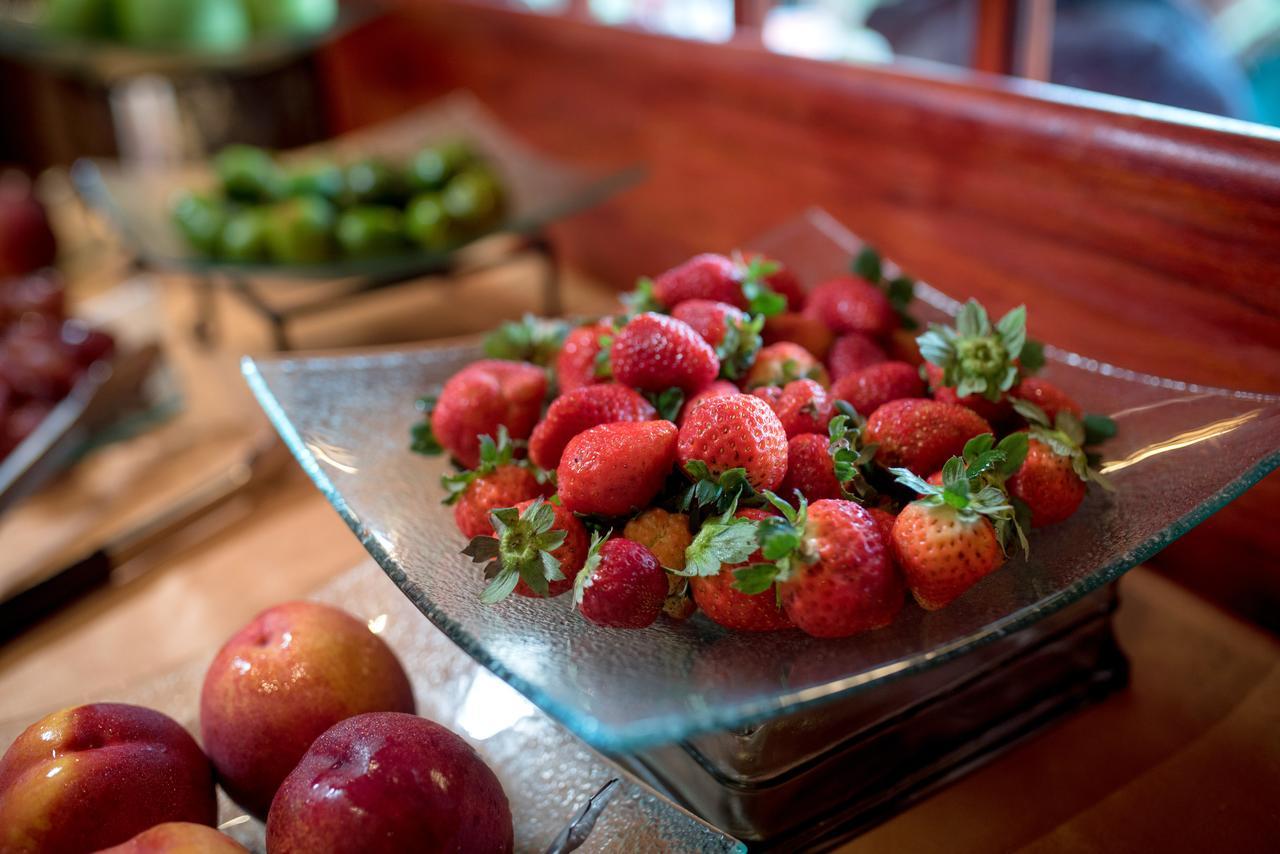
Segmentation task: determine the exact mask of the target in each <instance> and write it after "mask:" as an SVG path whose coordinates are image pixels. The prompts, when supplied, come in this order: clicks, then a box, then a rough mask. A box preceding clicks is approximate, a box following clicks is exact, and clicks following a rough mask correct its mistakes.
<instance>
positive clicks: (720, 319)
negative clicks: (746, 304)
mask: <svg viewBox="0 0 1280 854" xmlns="http://www.w3.org/2000/svg"><path fill="white" fill-rule="evenodd" d="M671 316H672V317H674V318H675V319H676V320H681V321H684V322H685V323H687V324H689V326H690V328H692V329H693V331H694V332H697V333H698V334H699V335H700V336H702V339H703V340H704V341H706V342H707V343H708V344H710V345H711V346H712V347H713V348H714V349H715V351H716V358H718V359H719V360H720V373H721V375H722V376H725V377H728V378H729V379H737V378H738V377H740V376H742V375H743V374H745V373H746V372H747V369H748V368H750V367H751V364H752V363H753V362H754V361H755V358H756V352H757V351H758V350H759V349H760V329H761V325H762V324H763V322H764V321H763V319H762V318H759V317H757V318H754V319H753V318H752V317H751V316H750V315H748V314H747V313H746V312H743V311H739V310H738V309H736V308H734V307H733V306H731V305H729V304H728V303H725V302H712V301H711V300H705V299H691V300H685V301H684V302H682V303H680V304H679V305H678V306H676V307H675V310H674V311H672V312H671Z"/></svg>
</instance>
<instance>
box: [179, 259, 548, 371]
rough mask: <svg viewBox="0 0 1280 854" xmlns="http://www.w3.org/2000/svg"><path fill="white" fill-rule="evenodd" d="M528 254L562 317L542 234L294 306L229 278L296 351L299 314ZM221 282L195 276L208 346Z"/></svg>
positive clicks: (283, 344) (200, 329) (280, 343)
mask: <svg viewBox="0 0 1280 854" xmlns="http://www.w3.org/2000/svg"><path fill="white" fill-rule="evenodd" d="M525 255H535V256H537V257H539V258H541V259H542V261H543V276H542V282H541V291H542V311H543V312H544V313H545V314H546V315H547V316H548V317H553V316H556V315H559V314H560V313H561V312H562V311H563V303H562V301H561V295H560V268H559V264H558V261H557V258H556V253H555V247H554V246H553V245H552V243H551V241H550V240H549V239H548V238H547V236H546V235H545V234H542V233H537V234H530V235H522V236H521V237H520V239H519V242H518V243H517V244H516V245H514V246H513V247H511V249H510V250H508V251H505V252H503V253H502V254H500V255H497V256H496V257H494V258H493V259H492V260H486V261H485V262H483V263H477V264H472V265H464V264H461V263H459V262H458V261H457V260H456V258H457V256H456V255H451V256H449V258H448V259H447V260H446V261H445V262H443V263H441V264H439V265H435V266H429V267H421V268H415V269H413V270H411V271H397V272H396V273H395V274H393V275H386V276H367V277H363V278H360V279H354V280H351V281H350V283H349V284H348V286H347V287H345V288H344V289H343V290H342V291H341V292H338V293H333V292H329V293H326V294H325V295H323V296H321V297H319V298H317V299H314V300H311V301H309V302H301V303H294V304H292V305H289V306H281V305H276V304H274V303H273V302H272V298H271V287H270V285H261V284H257V283H255V282H254V281H253V280H252V279H249V278H247V277H244V276H238V275H227V276H225V277H224V279H223V282H224V283H225V286H226V287H227V288H228V290H229V291H230V292H231V293H232V294H234V295H235V296H236V297H238V298H239V299H240V300H241V302H243V303H244V304H245V305H247V306H248V307H249V308H251V309H252V310H253V311H254V312H255V313H256V314H257V315H258V316H259V317H261V318H263V320H265V321H266V322H267V324H268V325H269V326H270V329H271V338H272V343H273V346H274V347H275V349H277V350H290V349H292V346H293V345H292V342H291V340H290V337H289V328H288V326H289V322H290V321H291V320H294V319H295V318H299V317H303V316H306V315H310V314H316V313H318V312H322V311H325V310H328V309H332V308H336V307H338V306H340V305H344V304H346V303H348V302H350V301H352V300H355V299H358V298H359V297H362V296H364V295H366V294H371V293H375V292H377V291H381V290H385V289H387V288H391V287H398V286H403V285H407V284H411V283H413V282H416V281H420V280H422V279H425V278H452V279H461V278H465V277H466V276H469V275H472V274H475V273H478V272H481V271H483V270H489V269H493V268H494V267H498V266H501V265H504V264H510V263H512V262H513V261H515V260H517V259H518V258H520V257H522V256H525ZM218 284H219V281H218V280H217V279H215V278H214V277H213V276H211V275H206V276H197V277H196V279H195V290H196V320H195V322H194V324H193V325H192V335H193V336H194V338H195V339H196V341H198V342H199V343H201V344H202V345H205V346H212V344H213V342H214V339H215V335H216V332H215V330H216V323H217V301H216V299H215V291H216V288H217V287H218Z"/></svg>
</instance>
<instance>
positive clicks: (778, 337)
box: [761, 311, 835, 359]
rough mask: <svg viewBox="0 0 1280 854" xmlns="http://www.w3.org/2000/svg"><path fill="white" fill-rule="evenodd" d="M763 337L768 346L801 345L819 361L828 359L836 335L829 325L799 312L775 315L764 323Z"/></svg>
mask: <svg viewBox="0 0 1280 854" xmlns="http://www.w3.org/2000/svg"><path fill="white" fill-rule="evenodd" d="M761 337H762V338H763V339H764V343H766V344H777V343H778V342H779V341H791V342H793V343H795V344H799V345H800V346H801V347H803V348H805V349H806V350H808V351H809V352H810V353H812V354H813V355H814V356H816V357H817V358H819V359H825V358H827V354H828V353H829V352H831V344H832V342H833V341H835V335H833V334H832V332H831V330H830V329H828V328H827V325H826V324H825V323H823V322H822V321H819V320H814V319H813V318H812V317H808V316H806V315H804V314H801V313H800V312H797V311H788V312H784V313H782V314H775V315H774V316H773V317H770V318H767V319H766V320H765V322H764V330H763V331H762V332H761Z"/></svg>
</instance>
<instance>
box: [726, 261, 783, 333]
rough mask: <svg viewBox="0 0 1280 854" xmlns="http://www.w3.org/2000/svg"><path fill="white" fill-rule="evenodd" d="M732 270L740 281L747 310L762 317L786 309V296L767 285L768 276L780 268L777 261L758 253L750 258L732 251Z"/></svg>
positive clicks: (771, 315)
mask: <svg viewBox="0 0 1280 854" xmlns="http://www.w3.org/2000/svg"><path fill="white" fill-rule="evenodd" d="M733 262H734V272H735V275H736V277H737V279H738V281H739V282H741V283H742V295H743V296H744V297H746V299H747V311H748V312H750V313H751V314H758V315H761V316H763V317H773V316H774V315H775V314H781V313H782V312H784V311H786V310H787V298H786V297H784V296H783V295H782V294H779V293H777V292H776V291H774V290H773V289H772V288H770V287H769V283H768V278H769V277H770V276H772V275H773V274H774V273H776V272H778V271H779V270H781V269H782V265H781V264H779V263H778V262H777V261H769V260H767V259H765V258H762V257H760V256H759V255H757V256H754V257H753V258H751V260H749V261H748V260H746V259H745V258H743V256H742V255H741V253H737V252H735V253H734V256H733Z"/></svg>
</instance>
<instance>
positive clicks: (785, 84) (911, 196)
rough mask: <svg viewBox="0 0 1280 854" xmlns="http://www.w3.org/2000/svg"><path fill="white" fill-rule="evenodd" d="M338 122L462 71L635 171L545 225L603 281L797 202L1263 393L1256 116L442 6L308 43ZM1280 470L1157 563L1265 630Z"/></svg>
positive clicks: (1279, 244) (1118, 359)
mask: <svg viewBox="0 0 1280 854" xmlns="http://www.w3.org/2000/svg"><path fill="white" fill-rule="evenodd" d="M325 67H326V71H327V73H328V77H329V80H330V83H331V88H332V90H333V91H334V111H335V114H336V115H337V116H338V117H339V119H340V121H341V122H342V124H343V125H344V126H353V125H362V124H366V123H369V122H372V121H375V120H377V119H381V118H385V117H387V116H390V115H394V114H396V113H398V112H400V111H402V110H404V109H405V108H407V107H408V106H410V105H413V104H417V103H419V102H422V101H424V100H428V99H430V98H431V97H433V96H436V95H439V94H441V93H444V92H447V91H450V90H452V89H455V88H459V87H465V88H469V89H471V90H473V91H474V92H476V93H477V94H478V95H479V96H480V97H481V98H482V99H483V100H484V101H485V102H486V103H488V104H489V105H490V106H491V107H493V108H494V109H495V110H496V111H497V112H498V114H499V115H501V116H502V118H503V120H504V121H506V122H508V123H509V124H510V125H511V126H512V127H513V128H514V129H515V130H516V131H517V132H519V133H520V134H521V135H523V136H524V137H525V138H527V139H528V140H529V141H530V142H531V143H533V144H535V145H538V146H540V147H542V148H544V149H546V150H547V151H549V152H552V153H555V154H557V155H560V156H562V157H566V158H571V159H573V160H575V161H578V162H580V163H583V164H586V165H600V166H604V165H617V164H625V163H633V162H641V163H644V164H646V165H647V166H648V170H649V175H648V180H647V181H646V182H645V183H644V184H643V185H641V186H638V187H636V188H635V189H634V190H631V191H629V192H628V193H626V194H624V195H623V196H621V197H619V198H618V199H616V200H614V201H612V202H610V203H608V204H607V205H605V206H604V207H603V208H601V209H598V210H596V211H593V212H591V213H590V214H587V215H583V216H579V217H575V218H574V219H573V220H571V221H570V222H568V223H566V224H564V225H563V226H561V227H559V228H558V229H557V230H556V236H557V238H558V241H559V245H560V247H561V249H562V250H563V251H564V253H565V254H566V256H567V257H568V258H569V259H570V260H571V261H572V262H573V263H574V264H576V265H578V266H579V267H581V268H582V269H584V270H586V271H588V272H590V273H591V274H593V275H595V276H597V277H599V278H601V279H602V280H604V281H606V282H609V283H611V284H613V285H614V286H616V287H619V288H622V287H627V286H629V285H630V283H631V282H632V281H633V280H634V278H635V277H636V276H637V275H640V274H647V273H653V272H656V271H659V270H662V269H664V268H665V267H667V266H669V265H671V264H673V263H676V262H678V261H680V260H682V259H683V258H684V257H687V256H688V255H690V254H692V253H694V252H697V251H702V250H707V249H722V250H723V249H729V248H732V247H734V246H735V245H737V244H739V243H740V242H742V241H744V240H747V239H749V238H750V237H751V236H753V235H756V234H759V233H761V232H763V231H765V230H767V229H768V228H769V227H770V226H772V225H774V224H776V223H778V222H780V221H782V220H784V219H786V218H788V217H790V216H792V215H794V214H795V213H797V212H798V211H800V210H802V209H804V208H805V207H807V206H809V205H821V206H823V207H825V208H827V209H828V210H830V211H831V212H832V213H833V214H834V215H835V216H836V217H837V218H838V219H840V220H841V221H842V222H844V223H846V224H847V225H849V226H850V227H851V228H853V229H854V230H855V231H857V232H858V233H860V234H862V235H863V236H865V237H866V238H868V239H869V240H871V241H872V242H873V243H875V244H877V245H879V246H880V247H882V248H883V249H884V250H885V251H886V253H887V254H889V255H890V256H892V257H894V258H895V259H897V260H899V261H900V262H901V264H902V265H903V266H904V267H905V269H906V270H907V271H908V272H910V273H912V274H914V275H916V276H918V277H921V278H924V279H927V280H928V281H930V282H932V283H933V284H935V285H937V286H938V287H940V288H942V289H943V290H945V291H947V292H948V293H950V294H952V295H954V296H959V297H965V296H975V297H977V298H978V299H980V300H982V301H984V302H985V303H987V304H988V305H989V306H991V308H992V309H993V310H995V311H1003V310H1005V309H1007V308H1009V307H1011V306H1013V305H1016V304H1018V303H1026V304H1027V305H1028V306H1029V308H1030V314H1031V318H1032V332H1033V334H1035V335H1037V336H1039V337H1041V338H1043V339H1045V340H1048V341H1050V342H1052V343H1054V344H1057V345H1059V346H1062V347H1065V348H1067V349H1070V350H1074V351H1076V352H1082V353H1087V354H1089V355H1091V356H1093V357H1096V358H1099V359H1102V360H1105V361H1109V362H1112V363H1114V364H1120V365H1123V366H1125V367H1130V368H1135V369H1139V370H1145V371H1148V372H1151V373H1155V374H1159V375H1163V376H1172V377H1176V378H1179V379H1186V380H1191V381H1195V382H1200V383H1206V384H1210V385H1217V386H1226V387H1233V388H1244V389H1250V390H1257V391H1270V392H1280V284H1278V283H1280V131H1277V130H1274V129H1268V128H1263V127H1260V126H1255V125H1248V124H1244V123H1239V122H1231V121H1228V120H1218V119H1213V118H1211V117H1208V116H1201V115H1199V114H1192V113H1186V112H1183V111H1178V110H1172V109H1166V108H1159V107H1155V106H1153V105H1145V104H1139V103H1137V102H1130V101H1124V100H1121V99H1115V98H1109V97H1105V96H1096V95H1089V94H1087V93H1079V92H1076V91H1075V90H1067V89H1063V88H1060V87H1053V86H1047V85H1043V84H1036V83H1030V82H1008V81H1001V80H999V79H996V78H990V77H984V76H982V75H977V74H971V73H964V72H960V71H942V70H937V69H933V70H927V71H926V70H912V69H910V68H908V67H907V66H905V65H903V66H887V67H873V66H855V65H834V64H830V63H819V62H813V61H809V60H804V59H798V58H795V57H784V56H777V55H772V54H769V53H766V52H764V51H763V50H761V49H759V48H758V47H753V46H751V45H746V44H742V43H732V44H727V45H705V44H692V43H688V42H681V41H677V40H674V39H668V38H663V37H658V36H653V35H647V34H643V33H637V32H631V31H626V30H619V29H609V28H603V27H599V26H595V25H592V24H589V23H586V22H583V21H574V20H566V19H564V18H561V17H556V16H541V15H528V14H521V13H515V12H508V11H503V10H500V9H495V8H486V7H481V6H474V5H469V4H461V3H446V2H433V3H410V2H404V3H401V4H400V8H399V10H398V11H397V12H396V13H395V14H393V15H391V16H389V17H388V18H386V19H385V20H383V21H381V22H379V23H377V24H375V25H372V26H370V27H368V28H366V29H365V30H364V31H362V32H361V33H359V34H358V35H356V36H355V37H353V38H350V39H347V40H344V41H343V42H342V43H341V44H340V45H338V46H336V48H335V49H334V50H332V51H330V52H329V53H328V55H327V56H326V63H325ZM1277 506H1280V478H1278V477H1276V476H1274V475H1273V476H1272V477H1270V478H1268V479H1266V480H1265V481H1264V482H1263V483H1262V484H1260V485H1259V486H1258V487H1256V488H1255V489H1253V490H1252V491H1250V492H1249V493H1248V494H1246V495H1245V496H1244V497H1243V498H1242V499H1240V500H1239V501H1238V502H1236V503H1235V504H1234V505H1232V507H1230V508H1229V509H1228V510H1226V511H1224V512H1222V513H1220V514H1218V515H1217V516H1216V517H1214V518H1213V519H1211V520H1210V521H1209V522H1207V523H1205V524H1204V525H1202V526H1201V527H1200V528H1198V529H1197V530H1196V531H1194V532H1193V533H1191V534H1190V535H1188V536H1186V537H1184V538H1183V539H1182V540H1181V541H1179V542H1178V543H1177V544H1175V545H1174V546H1172V547H1170V548H1169V549H1168V550H1167V551H1166V552H1164V553H1163V554H1162V555H1161V556H1160V558H1159V559H1158V560H1157V565H1159V566H1160V567H1162V568H1163V569H1164V570H1165V571H1166V572H1168V573H1170V574H1171V575H1173V576H1174V577H1177V578H1179V579H1181V580H1183V581H1186V582H1187V583H1188V584H1191V585H1193V586H1194V587H1196V589H1198V590H1201V591H1204V592H1206V593H1209V594H1210V595H1212V596H1214V597H1215V598H1217V599H1218V600H1219V601H1222V602H1225V603H1227V604H1228V605H1229V606H1230V607H1231V608H1233V609H1235V610H1237V611H1238V612H1240V613H1243V614H1246V615H1248V616H1249V617H1250V618H1252V619H1256V620H1259V621H1264V622H1266V623H1267V624H1268V625H1270V626H1271V627H1272V628H1274V629H1276V630H1280V571H1278V570H1277V567H1280V531H1277V526H1276V525H1275V511H1276V507H1277Z"/></svg>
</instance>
